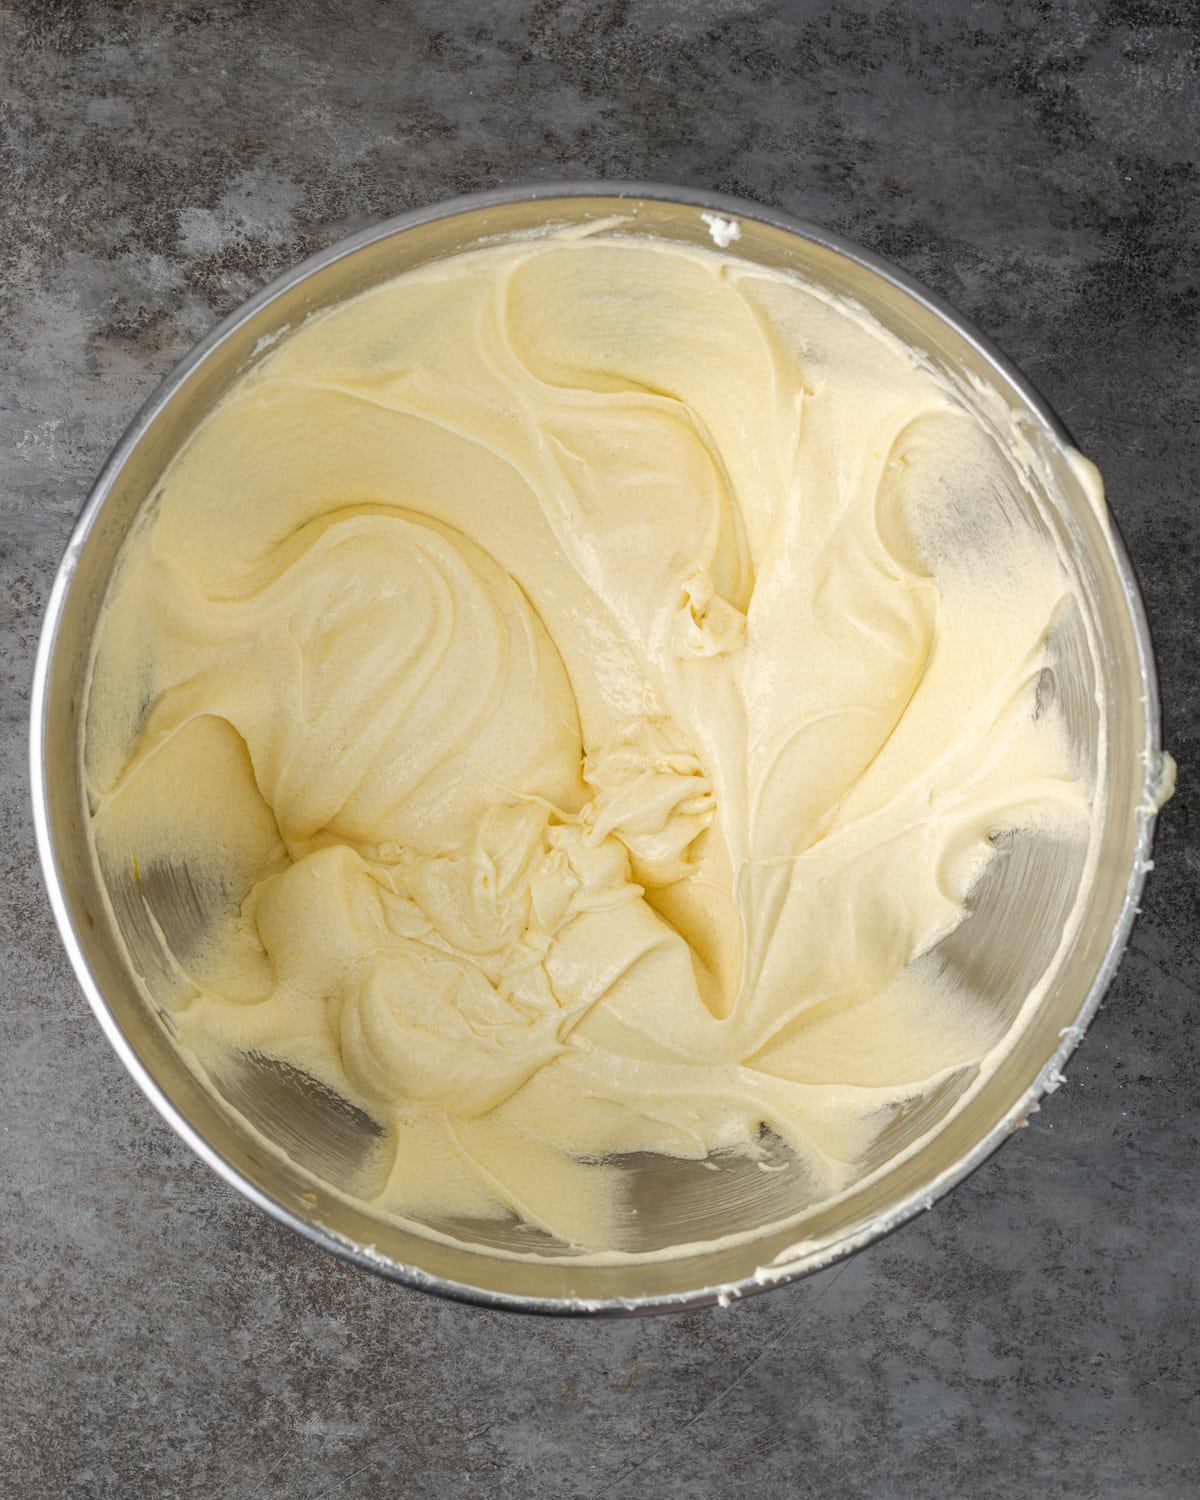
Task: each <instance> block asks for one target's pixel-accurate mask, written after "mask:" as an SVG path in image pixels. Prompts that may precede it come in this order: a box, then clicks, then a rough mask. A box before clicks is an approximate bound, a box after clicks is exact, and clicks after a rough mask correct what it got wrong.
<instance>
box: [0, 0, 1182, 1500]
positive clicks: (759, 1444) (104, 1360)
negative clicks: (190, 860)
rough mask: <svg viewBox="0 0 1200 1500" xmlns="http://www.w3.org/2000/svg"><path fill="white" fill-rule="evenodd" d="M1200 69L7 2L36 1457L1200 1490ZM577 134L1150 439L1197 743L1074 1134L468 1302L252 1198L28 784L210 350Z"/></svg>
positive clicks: (1154, 15)
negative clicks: (38, 705) (756, 1281)
mask: <svg viewBox="0 0 1200 1500" xmlns="http://www.w3.org/2000/svg"><path fill="white" fill-rule="evenodd" d="M1198 70H1200V35H1198V21H1197V11H1196V9H1195V7H1194V5H1192V4H1189V3H1186V0H1178V3H1171V0H1125V3H1121V0H1112V3H1088V4H1085V3H1080V0H1068V3H1063V4H1057V5H1051V4H1047V3H1001V0H972V3H969V4H961V5H945V6H940V7H939V6H935V5H932V4H931V5H924V6H921V5H914V4H904V3H896V4H876V3H870V0H850V3H844V4H841V5H834V4H830V3H829V0H798V3H790V4H789V3H782V0H780V3H764V4H758V3H750V0H646V3H629V0H604V3H589V0H532V3H514V0H491V3H469V4H456V3H454V0H412V3H402V4H393V5H387V4H383V3H380V0H340V3H338V4H336V5H335V4H333V3H332V0H329V3H320V0H294V3H290V0H269V3H266V0H264V3H260V4H254V3H251V0H242V3H237V0H217V3H212V4H183V3H174V0H159V3H156V4H137V3H133V0H121V3H112V4H109V5H104V4H98V3H92V0H42V3H37V0H25V3H16V0H0V515H2V520H0V575H2V578H3V596H2V603H0V671H2V673H3V678H2V684H3V685H2V688H0V964H2V973H3V994H2V999H0V1132H2V1133H0V1142H2V1147H0V1149H2V1157H0V1493H2V1494H3V1495H4V1496H12V1497H21V1500H24V1497H30V1500H33V1497H43V1496H46V1497H51V1496H53V1497H58V1496H64V1495H71V1496H74V1495H83V1496H119V1497H140V1496H159V1495H164V1496H167V1495H181V1496H182V1495H201V1496H256V1497H261V1500H271V1497H283V1496H287V1497H289V1500H318V1497H322V1496H354V1497H384V1496H387V1497H392V1496H425V1495H430V1496H447V1497H457V1496H468V1495H488V1496H492V1495H496V1496H507V1495H520V1496H556V1497H557V1496H566V1497H600V1496H606V1497H613V1500H618V1497H627V1496H632V1495H640V1494H645V1495H649V1496H653V1497H690V1496H706V1497H707V1496H712V1497H725V1496H730V1497H736V1496H743V1495H751V1496H756V1497H763V1500H766V1497H774V1496H789V1497H790V1496H810V1495H811V1496H818V1497H824V1496H829V1497H858V1496H885V1497H905V1500H907V1497H924V1496H930V1497H933V1496H937V1497H984V1496H988V1497H990V1496H1017V1497H1025V1496H1032V1495H1056V1496H1069V1497H1091V1496H1099V1497H1118V1500H1133V1497H1138V1500H1142V1497H1159V1496H1167V1497H1173V1496H1186V1495H1194V1494H1196V1493H1197V1492H1198V1490H1200V1481H1198V1480H1197V1477H1196V1476H1197V1467H1196V1466H1197V1462H1198V1460H1200V1441H1198V1437H1197V1430H1198V1418H1200V1410H1198V1408H1200V1397H1198V1392H1200V1378H1198V1371H1197V1357H1196V1343H1197V1338H1198V1335H1200V1316H1198V1314H1197V1293H1198V1287H1197V1270H1196V1261H1197V1246H1198V1244H1200V1192H1198V1187H1200V1173H1198V1171H1197V1160H1198V1157H1197V1153H1198V1140H1197V1136H1198V1128H1200V1075H1198V1065H1197V1045H1196V1035H1197V1016H1196V1001H1197V985H1198V983H1200V923H1198V921H1197V916H1198V903H1197V881H1198V874H1200V845H1198V842H1197V827H1196V825H1195V824H1193V823H1192V821H1191V798H1192V795H1193V790H1194V784H1195V783H1194V779H1193V769H1194V767H1195V766H1196V764H1197V744H1196V740H1197V730H1198V729H1200V677H1198V662H1200V649H1198V643H1197V625H1198V620H1197V614H1198V611H1197V602H1196V599H1197V584H1198V571H1197V544H1198V542H1200V498H1198V494H1197V490H1198V485H1197V461H1198V459H1200V442H1198V437H1197V427H1196V396H1197V385H1196V350H1197V321H1198V319H1197V311H1198V307H1200V296H1198V293H1197V265H1198V261H1200V236H1198V233H1197V230H1198V222H1200V212H1198V208H1197V203H1198V199H1197V169H1196V157H1197V145H1198V125H1197V122H1198V119H1200V92H1198V86H1197V79H1198ZM561 176H574V177H578V176H597V177H599V176H611V177H648V178H657V179H661V180H664V181H672V180H674V181H677V182H681V183H691V184H698V185H704V186H710V187H713V188H717V189H721V190H724V191H727V192H732V193H737V194H742V195H745V196H747V197H750V198H755V199H758V200H760V201H762V202H764V203H768V204H777V205H781V206H783V207H785V208H787V209H790V210H793V211H795V212H797V213H800V214H802V215H805V216H807V217H810V218H812V219H815V220H818V221H822V222H824V223H825V224H827V225H829V226H831V227H833V228H835V229H838V230H841V231H843V232H845V233H847V234H849V235H851V236H852V237H854V238H856V239H858V240H860V241H861V242H862V243H864V244H866V245H869V246H871V247H872V248H874V249H876V250H879V251H881V252H882V253H884V254H885V255H887V256H890V257H892V258H894V259H895V260H897V261H898V262H899V263H900V264H901V265H903V266H904V267H906V268H907V269H908V270H909V271H911V272H913V273H915V274H916V275H917V276H918V277H921V278H922V279H924V280H925V281H926V282H927V283H928V284H929V285H930V286H932V287H934V288H936V290H937V291H939V292H941V293H943V294H944V295H945V296H946V297H948V298H949V299H950V300H951V301H952V302H954V303H956V304H957V305H958V306H959V307H960V308H962V309H963V310H964V311H965V312H966V313H967V314H968V315H969V316H970V317H972V318H974V319H975V320H976V321H977V322H978V323H979V324H980V325H981V326H982V327H983V328H984V329H986V330H987V331H988V332H989V333H991V334H992V335H993V336H994V337H995V338H996V339H997V340H999V342H1000V343H1001V344H1002V345H1003V346H1004V347H1006V348H1007V350H1008V351H1009V352H1010V353H1011V354H1012V355H1013V356H1014V357H1015V358H1016V359H1017V361H1018V362H1019V363H1020V364H1022V365H1023V366H1024V368H1025V369H1026V370H1027V371H1028V372H1029V374H1030V375H1031V376H1032V377H1033V378H1034V380H1035V381H1036V382H1037V383H1038V384H1039V385H1040V386H1041V388H1042V389H1043V390H1044V391H1045V393H1046V394H1047V395H1048V396H1049V398H1050V399H1051V401H1052V402H1053V403H1054V404H1055V405H1056V406H1057V408H1058V410H1059V411H1060V413H1061V414H1062V416H1063V417H1064V418H1065V420H1066V422H1067V423H1068V425H1069V426H1070V427H1071V428H1072V430H1073V431H1074V432H1075V433H1076V435H1077V437H1078V439H1079V441H1080V443H1081V445H1082V446H1083V447H1084V448H1085V449H1086V451H1088V452H1089V453H1090V454H1091V455H1092V456H1093V457H1094V458H1095V459H1096V460H1097V461H1098V462H1099V464H1100V466H1101V468H1102V469H1103V470H1104V472H1105V474H1106V475H1107V477H1108V481H1109V487H1110V491H1111V501H1112V507H1113V510H1114V512H1115V514H1116V516H1117V517H1118V519H1119V521H1120V524H1121V527H1122V529H1123V530H1124V533H1125V535H1126V537H1127V539H1128V542H1129V545H1130V548H1131V551H1132V553H1133V557H1134V559H1135V562H1136V564H1137V566H1138V568H1139V570H1140V573H1141V576H1142V579H1143V582H1144V585H1145V590H1146V594H1147V601H1148V606H1149V611H1150V616H1151V620H1152V623H1153V627H1154V632H1155V637H1156V641H1157V645H1158V650H1159V654H1160V659H1161V664H1162V673H1163V688H1164V697H1165V704H1166V739H1167V743H1168V745H1169V746H1170V748H1171V749H1172V750H1173V751H1174V752H1175V754H1176V756H1177V757H1178V759H1179V761H1180V763H1181V766H1182V775H1181V781H1180V790H1179V794H1178V796H1177V797H1176V799H1175V801H1174V802H1173V803H1172V804H1171V805H1170V806H1169V808H1168V809H1167V811H1166V814H1165V816H1164V818H1163V820H1162V824H1161V828H1160V836H1159V844H1158V869H1157V871H1156V873H1155V875H1154V876H1153V878H1152V881H1151V884H1150V887H1149V890H1148V893H1147V897H1146V902H1145V912H1144V915H1143V916H1142V918H1141V921H1140V923H1139V925H1138V927H1137V930H1136V934H1135V937H1134V940H1133V946H1132V949H1131V951H1130V953H1129V955H1128V957H1127V959H1126V961H1125V964H1124V966H1123V967H1122V969H1121V972H1120V975H1119V977H1118V979H1117V982H1116V984H1115V985H1114V987H1113V989H1112V992H1111V994H1110V996H1109V999H1108V1002H1107V1004H1106V1006H1105V1008H1104V1009H1103V1011H1102V1012H1101V1014H1100V1016H1099V1018H1098V1020H1097V1022H1096V1024H1095V1026H1094V1027H1093V1029H1092V1032H1091V1034H1090V1035H1089V1037H1088V1039H1087V1041H1086V1043H1085V1044H1084V1046H1083V1048H1082V1050H1081V1052H1080V1053H1079V1054H1078V1056H1077V1058H1076V1060H1075V1062H1074V1063H1073V1065H1072V1067H1071V1069H1070V1076H1069V1080H1068V1083H1067V1085H1066V1086H1065V1087H1064V1088H1063V1089H1062V1090H1061V1091H1060V1092H1059V1093H1058V1094H1056V1095H1055V1096H1054V1097H1053V1098H1052V1099H1051V1100H1049V1101H1048V1103H1047V1105H1046V1107H1045V1108H1044V1110H1043V1111H1042V1113H1041V1114H1040V1115H1038V1116H1037V1117H1036V1118H1035V1119H1034V1120H1033V1122H1032V1126H1031V1128H1030V1129H1029V1130H1027V1131H1025V1132H1023V1133H1022V1134H1021V1135H1020V1136H1019V1137H1018V1138H1017V1139H1016V1140H1015V1141H1013V1142H1012V1143H1010V1144H1009V1145H1008V1146H1007V1147H1006V1148H1005V1149H1004V1150H1003V1151H1002V1152H1001V1153H1000V1155H999V1156H998V1157H997V1158H995V1159H994V1160H993V1161H992V1162H991V1163H989V1164H988V1165H987V1166H986V1167H985V1168H983V1169H982V1170H981V1171H980V1172H979V1173H978V1174H977V1175H976V1176H975V1177H974V1178H973V1179H971V1180H970V1181H969V1182H968V1183H966V1184H965V1185H964V1186H963V1187H961V1188H960V1189H958V1191H956V1192H955V1193H954V1194H953V1195H952V1196H951V1198H950V1199H949V1200H948V1201H946V1202H945V1203H943V1204H941V1205H940V1206H938V1207H937V1208H936V1209H935V1210H934V1211H933V1212H932V1213H930V1214H928V1215H927V1216H925V1217H924V1218H923V1219H922V1220H921V1221H920V1222H917V1223H914V1224H912V1225H911V1226H910V1227H908V1228H907V1229H905V1230H903V1231H902V1232H901V1233H899V1234H897V1235H896V1236H895V1237H894V1238H892V1239H891V1240H889V1241H887V1242H886V1243H884V1244H881V1245H878V1246H876V1247H874V1248H873V1249H871V1250H869V1251H867V1252H866V1253H864V1254H861V1255H859V1256H857V1257H856V1258H855V1259H853V1260H851V1261H850V1262H848V1263H846V1264H844V1265H842V1266H841V1267H839V1268H837V1269H835V1270H833V1271H831V1272H829V1273H827V1274H825V1275H822V1276H819V1277H816V1278H814V1279H813V1280H811V1281H809V1282H807V1283H805V1284H803V1285H800V1286H797V1287H795V1288H792V1289H790V1290H786V1291H782V1292H778V1293H775V1294H772V1295H771V1296H768V1297H765V1298H760V1299H757V1300H755V1301H752V1302H749V1303H745V1304H743V1305H740V1306H735V1307H732V1308H730V1309H729V1310H728V1311H724V1312H720V1311H715V1312H704V1313H698V1314H694V1315H689V1316H684V1317H679V1318H675V1319H673V1320H650V1321H638V1322H620V1323H605V1324H591V1325H583V1324H579V1323H563V1322H553V1321H540V1320H539V1321H530V1320H517V1319H514V1318H511V1317H504V1316H500V1315H493V1314H488V1313H484V1312H480V1311H476V1310H472V1309H469V1308H464V1307H458V1306H452V1305H444V1304H441V1303H438V1302H434V1301H432V1300H430V1299H428V1298H425V1297H422V1296H419V1295H417V1294H415V1293H408V1292H405V1291H403V1290H399V1289H397V1288H395V1287H392V1286H389V1285H385V1284H384V1283H382V1282H378V1281H375V1280H373V1279H370V1278H368V1277H366V1276H364V1275H362V1274H360V1273H357V1272H355V1271H352V1270H350V1269H348V1268H346V1267H344V1266H342V1265H340V1264H337V1263H335V1262H334V1261H332V1260H331V1259H328V1258H326V1257H325V1256H323V1255H322V1254H320V1253H319V1252H318V1251H316V1250H314V1249H311V1248H309V1247H308V1246H306V1245H305V1244H303V1243H301V1242H300V1241H299V1240H297V1239H296V1238H294V1237H293V1236H291V1235H290V1234H289V1233H287V1232H286V1231H285V1230H283V1229H282V1228H279V1227H277V1226H276V1225H275V1224H274V1223H273V1222H271V1221H270V1220H268V1219H267V1218H265V1217H264V1216H262V1215H261V1214H259V1213H258V1212H257V1211H255V1210H254V1209H252V1208H250V1207H249V1206H247V1205H246V1204H245V1203H243V1202H242V1201H241V1200H240V1199H239V1198H238V1197H237V1196H236V1195H235V1194H234V1193H233V1192H232V1191H230V1190H228V1189H226V1188H225V1187H224V1186H223V1185H222V1184H221V1183H220V1182H219V1181H218V1180H217V1179H216V1178H215V1177H214V1176H213V1175H212V1174H211V1173H210V1172H209V1171H208V1169H207V1168H206V1167H204V1166H202V1165H201V1164H200V1163H199V1161H197V1160H195V1159H193V1157H192V1156H191V1155H190V1154H189V1152H188V1151H187V1150H186V1149H185V1148H184V1147H183V1146H182V1145H181V1144H180V1143H179V1142H178V1141H176V1139H175V1138H174V1137H173V1135H172V1134H171V1133H170V1131H169V1130H168V1129H167V1128H166V1127H165V1126H164V1125H162V1124H160V1122H159V1121H158V1119H157V1117H156V1116H155V1115H154V1114H153V1112H152V1111H151V1109H150V1107H149V1105H148V1104H147V1103H146V1102H145V1101H144V1100H143V1099H142V1097H141V1095H140V1094H139V1093H138V1091H137V1089H136V1088H135V1087H134V1085H133V1084H132V1083H131V1082H130V1081H129V1080H128V1079H127V1077H126V1076H125V1074H124V1072H123V1071H122V1069H121V1067H120V1065H119V1064H118V1063H117V1061H116V1059H115V1058H114V1057H113V1056H112V1055H111V1054H110V1052H109V1050H108V1047H107V1044H106V1043H105V1042H104V1040H103V1038H102V1036H101V1034H100V1032H99V1030H98V1028H97V1027H96V1025H95V1023H94V1021H93V1020H92V1018H91V1015H90V1013H89V1012H88V1010H87V1008H86V1006H85V1004H84V1002H83V1000H82V998H81V997H80V995H79V994H78V992H77V990H76V987H75V984H74V982H73V980H72V976H71V973H70V971H69V969H68V967H67V963H66V961H65V959H64V957H63V955H62V953H61V951H60V947H59V944H58V941H57V938H56V935H55V932H54V930H53V927H52V924H51V920H50V916H49V913H48V911H47V908H46V904H45V901H44V899H43V894H42V889H41V885H40V881H39V877H38V874H37V871H36V868H35V863H34V855H33V850H32V836H31V826H30V817H29V813H28V809H27V788H26V749H25V721H26V713H27V702H28V680H29V675H30V669H31V664H32V659H33V652H34V644H35V637H36V633H37V629H38V622H39V614H40V611H41V607H42V603H43V599H44V597H45V594H46V590H47V587H48V583H49V580H50V577H51V574H52V571H53V568H54V566H55V564H56V562H57V560H58V556H59V553H60V550H61V548H62V546H63V544H64V542H65V540H66V537H67V534H68V531H69V528H70V526H71V522H72V519H73V517H74V515H75V513H76V510H77V508H78V506H79V505H80V502H81V500H82V497H83V495H84V493H85V491H86V489H87V486H88V484H89V481H90V478H91V477H92V476H93V475H94V473H95V472H96V470H97V468H98V466H99V465H100V463H101V461H102V459H103V457H104V455H105V453H106V451H107V449H108V448H109V446H110V444H111V443H112V442H113V440H114V439H115V438H116V436H117V434H118V433H119V432H120V430H121V428H122V426H123V425H124V424H125V422H126V421H127V420H128V418H129V417H130V416H131V415H132V413H133V412H134V410H135V409H136V408H137V406H138V404H139V403H140V402H141V401H142V399H143V398H144V397H145V396H146V395H148V394H149V392H150V391H151V390H152V388H153V387H154V385H155V383H156V382H157V380H158V379H159V378H160V376H162V375H163V374H164V373H165V372H166V371H167V370H168V369H169V368H170V367H171V366H172V365H173V364H174V363H175V361H176V360H177V359H178V358H179V357H180V356H181V355H182V354H183V353H184V352H185V350H186V349H187V348H188V346H189V345H190V344H191V343H192V342H193V340H194V339H196V337H197V336H198V335H200V334H201V333H203V332H204V331H205V330H206V329H208V328H209V327H210V326H211V325H212V323H213V322H214V321H215V320H216V319H217V318H218V317H219V316H220V315H222V314H223V313H225V312H227V311H228V310H229V309H231V308H232V307H233V306H235V305H236V304H237V303H238V302H239V301H240V300H241V299H242V298H244V297H245V296H246V294H247V293H249V292H251V291H253V290H254V289H255V288H257V287H258V286H260V285H261V284H262V283H263V282H264V281H265V280H266V279H267V278H269V277H270V276H271V275H273V274H274V273H275V272H277V271H279V270H282V269H283V268H284V267H286V266H287V265H289V264H290V263H292V262H294V261H295V260H297V259H298V258H299V257H301V256H303V255H305V254H307V253H308V252H309V251H311V250H313V249H314V248H316V247H318V246H322V245H324V244H326V243H328V242H330V241H332V240H334V239H337V238H339V237H340V236H342V235H344V234H346V233H347V232H349V231H351V230H353V229H356V228H358V227H360V226H362V225H365V224H368V223H370V222H372V221H374V220H377V219H379V218H380V217H383V216H385V215H388V214H391V213H394V212H396V211H399V210H401V209H404V208H407V207H410V206H412V205H415V204H419V203H423V202H426V201H428V200H432V199H435V198H438V197H443V196H446V195H448V194H451V193H456V192H459V191H462V190H465V189H469V188H474V187H479V186H484V185H489V184H497V183H511V182H520V181H527V180H535V179H546V178H554V177H561Z"/></svg>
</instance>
